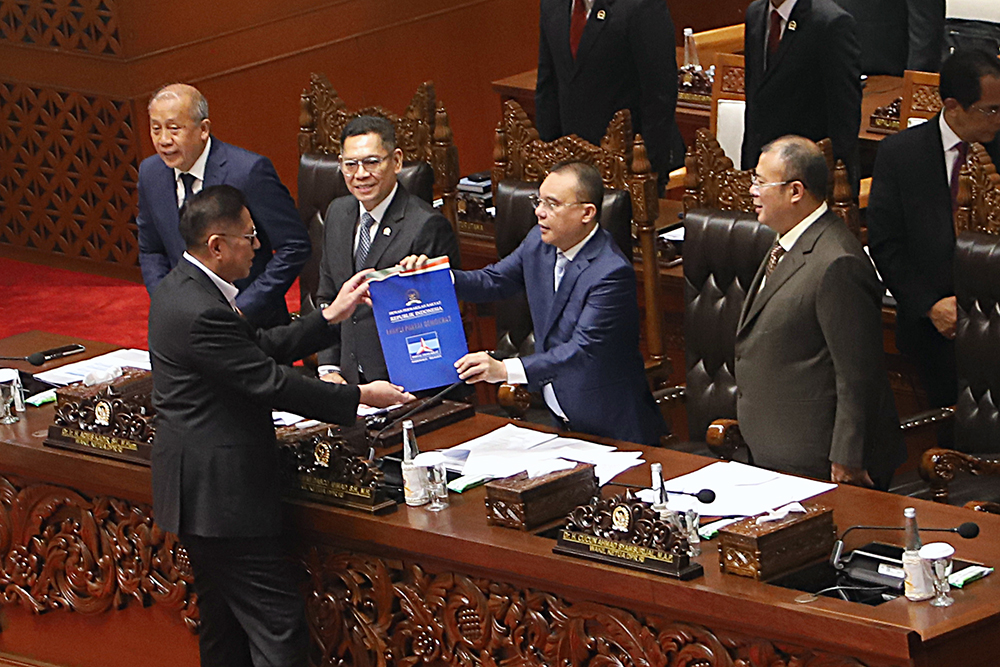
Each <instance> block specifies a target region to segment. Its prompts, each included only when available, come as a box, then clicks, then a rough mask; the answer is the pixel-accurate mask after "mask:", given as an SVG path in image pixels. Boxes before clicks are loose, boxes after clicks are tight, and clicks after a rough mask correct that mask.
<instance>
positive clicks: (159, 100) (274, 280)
mask: <svg viewBox="0 0 1000 667" xmlns="http://www.w3.org/2000/svg"><path fill="white" fill-rule="evenodd" d="M211 128H212V123H211V121H210V120H209V118H208V101H207V100H206V99H205V97H204V95H202V94H201V93H200V92H199V91H198V89H196V88H194V87H193V86H188V85H185V84H179V83H175V84H171V85H169V86H164V87H163V88H161V89H160V90H158V91H157V92H156V93H154V94H153V97H152V99H151V100H150V102H149V133H150V137H151V138H152V140H153V147H154V148H155V149H156V155H153V156H150V157H148V158H146V159H145V160H143V162H142V164H141V165H140V166H139V214H138V215H137V216H136V225H137V226H138V228H139V265H140V266H141V268H142V278H143V281H144V282H145V283H146V289H147V290H148V291H149V293H150V294H152V293H153V291H154V290H155V289H156V287H157V286H158V285H159V283H160V281H161V280H163V278H164V276H166V275H167V273H169V272H170V270H171V269H172V268H173V267H175V266H177V263H178V261H179V260H180V258H181V255H183V254H184V240H183V239H182V238H181V234H180V232H179V231H178V228H177V227H178V223H179V221H180V209H181V207H182V206H183V204H184V202H185V201H188V200H189V199H190V198H191V196H193V195H194V194H196V193H198V192H201V191H202V189H204V188H206V187H210V186H213V185H232V186H233V187H235V188H237V189H239V190H240V191H241V192H242V193H243V194H244V195H245V196H246V198H247V207H248V208H249V210H250V213H251V214H252V215H253V219H254V221H255V222H256V223H257V226H258V230H257V231H258V239H259V241H260V245H259V247H258V248H257V251H256V253H255V254H254V259H253V266H252V267H251V269H250V275H249V276H246V277H245V278H241V279H240V280H238V281H237V282H236V287H237V288H238V289H239V294H238V295H237V297H236V302H237V304H238V305H239V308H240V311H241V312H242V313H243V314H244V315H245V316H246V317H247V319H248V320H249V321H251V322H253V323H254V324H255V325H256V326H261V327H269V326H275V325H278V324H286V323H287V322H288V321H289V316H288V308H287V307H286V306H285V292H287V291H288V288H289V287H291V285H292V283H293V282H294V281H295V278H297V277H298V275H299V272H300V271H301V270H302V266H303V265H304V264H305V262H306V260H307V259H309V252H310V247H311V246H310V243H309V233H308V232H307V231H306V228H305V225H303V224H302V221H301V220H300V219H299V214H298V211H297V210H296V208H295V202H294V201H293V200H292V197H291V195H290V194H289V193H288V189H287V188H286V187H285V186H284V185H283V184H282V183H281V180H280V179H279V178H278V174H277V172H275V170H274V166H273V165H272V164H271V161H270V160H268V159H267V158H266V157H263V156H261V155H257V154H256V153H251V152H250V151H246V150H243V149H242V148H237V147H236V146H233V145H230V144H227V143H224V142H222V141H220V140H219V139H217V138H215V137H213V136H211Z"/></svg>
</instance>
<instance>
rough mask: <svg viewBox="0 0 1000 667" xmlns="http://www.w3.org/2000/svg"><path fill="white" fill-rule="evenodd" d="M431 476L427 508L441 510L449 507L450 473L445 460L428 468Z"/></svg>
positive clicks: (434, 510)
mask: <svg viewBox="0 0 1000 667" xmlns="http://www.w3.org/2000/svg"><path fill="white" fill-rule="evenodd" d="M427 474H428V475H429V476H430V497H431V501H430V502H429V503H427V505H426V508H427V509H428V510H430V511H431V512H440V511H441V510H443V509H444V508H446V507H448V474H447V472H446V471H445V468H444V460H441V461H439V462H437V463H435V464H434V465H432V466H430V467H428V468H427Z"/></svg>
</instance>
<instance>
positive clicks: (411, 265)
mask: <svg viewBox="0 0 1000 667" xmlns="http://www.w3.org/2000/svg"><path fill="white" fill-rule="evenodd" d="M429 261H431V260H430V258H429V257H427V255H420V256H417V255H409V256H407V257H404V258H403V259H401V260H400V261H399V266H401V267H402V268H403V270H404V271H413V270H414V269H422V268H424V266H426V265H427V262H429Z"/></svg>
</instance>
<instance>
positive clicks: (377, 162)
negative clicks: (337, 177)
mask: <svg viewBox="0 0 1000 667" xmlns="http://www.w3.org/2000/svg"><path fill="white" fill-rule="evenodd" d="M392 156H393V154H392V153H387V154H386V155H384V156H382V157H376V156H374V155H369V156H368V157H363V158H361V159H360V160H356V159H353V158H348V159H346V160H345V159H344V158H342V157H341V158H340V159H339V160H338V162H340V170H341V171H343V172H344V173H345V174H347V175H348V176H353V175H354V174H356V173H358V169H359V168H360V167H364V168H365V173H368V174H371V173H374V170H375V169H378V168H379V167H380V166H381V165H382V163H383V162H385V161H386V160H388V159H389V158H391V157H392Z"/></svg>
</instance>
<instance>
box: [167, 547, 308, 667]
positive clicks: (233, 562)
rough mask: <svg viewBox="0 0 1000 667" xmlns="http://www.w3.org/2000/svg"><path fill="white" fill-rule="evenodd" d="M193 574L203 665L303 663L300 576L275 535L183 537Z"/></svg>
mask: <svg viewBox="0 0 1000 667" xmlns="http://www.w3.org/2000/svg"><path fill="white" fill-rule="evenodd" d="M181 542H182V543H183V544H184V546H185V547H186V548H187V552H188V556H189V557H190V560H191V569H192V571H193V572H194V587H195V592H196V593H197V594H198V609H199V612H200V614H201V630H200V633H199V636H198V645H199V646H198V647H199V651H200V653H201V665H202V667H265V666H267V667H272V666H273V667H305V665H306V664H307V655H308V650H309V632H308V630H307V628H306V621H305V607H304V604H303V601H302V595H301V593H300V592H299V590H298V581H299V579H300V576H298V573H297V571H296V568H295V565H294V562H293V561H292V560H290V559H289V558H288V556H287V555H286V553H285V551H284V549H283V548H282V547H281V544H280V542H279V540H278V538H276V537H246V538H222V537H199V536H196V535H182V536H181Z"/></svg>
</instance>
